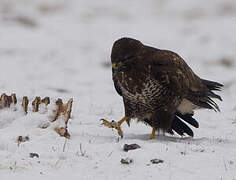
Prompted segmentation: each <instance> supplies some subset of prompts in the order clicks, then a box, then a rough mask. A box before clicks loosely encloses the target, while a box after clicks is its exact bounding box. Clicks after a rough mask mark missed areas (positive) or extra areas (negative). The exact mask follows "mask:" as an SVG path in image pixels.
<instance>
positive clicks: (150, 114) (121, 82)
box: [103, 38, 223, 139]
mask: <svg viewBox="0 0 236 180" xmlns="http://www.w3.org/2000/svg"><path fill="white" fill-rule="evenodd" d="M111 63H112V78H113V82H114V86H115V89H116V91H117V93H118V94H119V95H121V96H122V98H123V102H124V109H125V116H124V117H123V118H122V119H121V120H120V121H118V122H116V121H112V122H109V121H107V120H104V119H103V124H104V125H105V126H108V127H110V128H116V129H117V130H118V134H119V135H120V136H123V132H122V130H121V124H122V123H123V122H125V121H126V122H127V123H128V125H129V122H130V120H131V119H137V120H138V121H141V122H144V123H146V124H148V125H150V126H151V127H152V133H151V135H150V139H154V138H155V132H156V131H157V130H162V131H163V132H168V133H170V134H174V132H176V133H177V134H179V135H181V136H183V135H184V134H188V135H189V136H193V131H192V130H191V128H190V127H189V126H188V125H187V124H186V123H185V122H187V123H188V124H190V125H192V126H193V127H196V128H198V127H199V124H198V122H197V121H196V120H195V119H194V118H193V115H194V110H195V109H200V108H205V109H212V110H215V111H220V110H219V107H218V105H217V104H216V103H215V102H214V101H213V100H212V98H216V99H219V100H221V101H222V99H221V97H220V96H219V95H217V94H215V93H214V92H213V91H220V90H221V88H222V86H223V85H222V84H220V83H217V82H214V81H209V80H205V79H201V78H200V77H199V76H197V75H196V74H195V73H194V72H193V71H192V69H191V68H190V67H189V66H188V65H187V64H186V62H185V61H184V60H183V59H182V58H181V57H180V56H179V55H178V54H176V53H174V52H172V51H169V50H161V49H157V48H154V47H150V46H146V45H144V44H142V43H141V42H140V41H138V40H135V39H132V38H121V39H118V40H117V41H115V43H114V44H113V47H112V52H111Z"/></svg>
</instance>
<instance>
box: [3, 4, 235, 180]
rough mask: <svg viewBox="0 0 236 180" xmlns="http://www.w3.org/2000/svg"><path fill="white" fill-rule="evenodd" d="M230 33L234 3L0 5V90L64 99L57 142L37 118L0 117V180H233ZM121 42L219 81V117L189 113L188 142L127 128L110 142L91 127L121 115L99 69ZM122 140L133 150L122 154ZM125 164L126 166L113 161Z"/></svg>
mask: <svg viewBox="0 0 236 180" xmlns="http://www.w3.org/2000/svg"><path fill="white" fill-rule="evenodd" d="M235 32H236V2H235V1H234V0H225V1H221V0H209V1H205V0H198V1H189V0H181V1H174V0H147V1H134V0H131V1H127V0H120V1H116V0H99V1H86V0H21V1H19V0H0V68H1V69H0V93H3V92H6V93H7V94H10V93H13V92H15V93H16V94H17V97H18V100H19V103H20V101H21V98H22V97H23V96H24V95H27V96H28V97H29V98H30V99H31V100H32V99H33V98H34V97H35V96H41V97H44V96H50V97H51V98H52V99H56V98H58V97H61V98H62V99H63V100H64V101H67V100H68V99H69V98H71V97H72V98H73V99H74V102H73V110H72V118H71V119H70V122H69V132H70V134H71V139H70V140H68V141H67V142H66V144H65V138H62V137H59V136H58V135H57V134H56V133H55V132H54V131H53V130H52V129H50V128H48V129H43V130H42V129H40V128H38V125H39V123H41V122H42V121H47V118H48V116H47V115H46V114H40V113H31V112H29V114H28V115H27V116H24V115H23V112H22V111H21V110H18V111H13V110H12V109H7V110H6V109H4V110H0V179H1V180H5V179H8V180H15V179H23V178H24V179H58V180H60V179H72V180H73V179H79V180H84V179H88V180H90V179H91V180H92V179H108V180H110V179H126V180H130V179H135V180H137V179H174V180H178V179H181V180H182V179H197V180H200V179H219V180H220V179H222V180H226V179H227V180H228V179H236V131H235V130H236V94H235V92H236V51H235V49H236V36H235ZM123 36H127V37H133V38H136V39H139V40H141V41H142V42H143V43H145V44H148V45H151V46H155V47H158V48H162V49H170V50H173V51H175V52H177V53H178V54H180V55H181V56H182V57H183V58H184V59H185V60H186V62H187V63H188V64H189V65H190V66H191V67H192V69H193V70H194V71H195V72H196V73H197V74H198V75H200V76H201V77H202V78H206V79H210V80H215V81H219V82H221V83H223V84H224V85H225V88H224V89H223V91H222V92H220V95H221V96H222V98H223V102H218V103H219V106H220V108H221V113H214V112H213V111H208V110H201V111H197V112H196V115H195V117H196V119H198V120H199V122H200V128H199V129H194V133H195V136H194V138H181V137H179V136H167V137H164V136H156V139H155V140H148V137H149V134H150V132H151V128H150V127H147V126H145V125H143V124H137V123H135V122H132V123H131V127H130V128H129V127H127V125H126V124H124V125H123V127H122V128H123V131H124V138H123V139H122V140H119V141H118V139H117V137H118V136H117V133H116V131H112V130H111V129H109V128H106V127H103V126H101V125H100V124H101V122H100V121H99V120H100V119H101V118H106V119H108V120H111V119H115V120H119V119H120V118H121V117H122V116H123V114H124V112H123V104H122V99H121V98H120V97H119V96H118V95H117V93H116V92H115V89H114V87H113V84H112V80H111V68H110V67H109V63H110V58H109V57H110V51H111V46H112V44H113V42H114V41H115V40H116V39H118V38H120V37H123ZM19 105H20V104H19ZM19 105H18V106H19ZM18 109H20V108H18ZM26 135H27V136H29V138H30V140H29V141H27V142H24V143H21V144H20V145H19V146H18V143H17V137H18V136H26ZM130 143H137V144H139V145H140V146H141V148H140V149H137V150H134V151H129V152H124V151H123V150H122V148H123V145H124V144H130ZM64 145H65V147H64ZM63 148H64V152H63ZM29 153H37V154H38V155H39V158H30V157H29ZM126 157H129V158H131V159H133V163H132V164H129V165H123V164H121V163H120V160H121V159H122V158H126ZM154 158H158V159H162V160H164V163H161V164H151V163H150V160H151V159H154Z"/></svg>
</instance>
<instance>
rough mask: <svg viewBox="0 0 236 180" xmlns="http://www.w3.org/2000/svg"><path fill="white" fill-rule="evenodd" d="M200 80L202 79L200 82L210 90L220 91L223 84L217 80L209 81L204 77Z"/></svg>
mask: <svg viewBox="0 0 236 180" xmlns="http://www.w3.org/2000/svg"><path fill="white" fill-rule="evenodd" d="M201 80H202V83H203V84H205V85H206V86H207V88H208V89H209V90H211V91H221V88H222V87H223V86H224V85H223V84H220V83H218V82H214V81H209V80H205V79H201ZM213 94H214V93H213Z"/></svg>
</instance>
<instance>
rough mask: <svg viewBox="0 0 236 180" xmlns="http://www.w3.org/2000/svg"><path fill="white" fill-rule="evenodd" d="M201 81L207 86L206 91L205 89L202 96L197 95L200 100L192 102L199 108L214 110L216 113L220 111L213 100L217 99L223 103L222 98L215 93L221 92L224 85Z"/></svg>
mask: <svg viewBox="0 0 236 180" xmlns="http://www.w3.org/2000/svg"><path fill="white" fill-rule="evenodd" d="M201 80H202V83H203V84H204V85H205V89H203V92H202V95H200V96H199V95H197V98H198V100H195V101H192V102H193V103H194V104H196V105H197V106H200V107H203V108H207V109H213V110H214V111H220V108H219V106H218V105H217V104H216V103H215V101H213V100H212V99H211V98H216V99H219V100H220V101H222V99H221V97H220V96H219V95H217V94H215V93H214V92H213V91H220V90H221V88H222V87H223V85H222V84H220V83H218V82H214V81H208V80H205V79H201Z"/></svg>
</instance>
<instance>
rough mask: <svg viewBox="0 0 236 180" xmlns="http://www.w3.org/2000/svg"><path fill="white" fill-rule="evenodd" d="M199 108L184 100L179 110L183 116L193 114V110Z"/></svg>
mask: <svg viewBox="0 0 236 180" xmlns="http://www.w3.org/2000/svg"><path fill="white" fill-rule="evenodd" d="M197 108H199V107H198V106H197V105H195V104H193V103H191V102H190V101H189V100H187V99H183V100H182V102H181V103H180V105H179V106H178V107H177V110H178V111H179V112H181V114H193V110H194V109H197Z"/></svg>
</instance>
